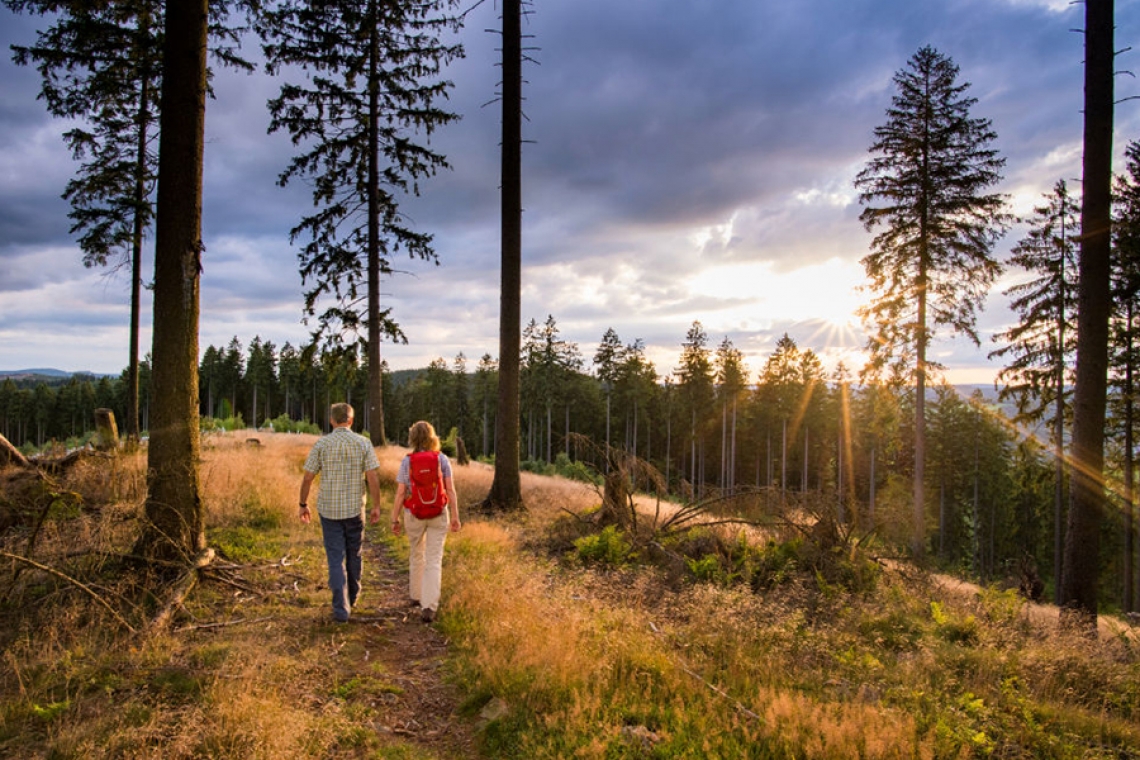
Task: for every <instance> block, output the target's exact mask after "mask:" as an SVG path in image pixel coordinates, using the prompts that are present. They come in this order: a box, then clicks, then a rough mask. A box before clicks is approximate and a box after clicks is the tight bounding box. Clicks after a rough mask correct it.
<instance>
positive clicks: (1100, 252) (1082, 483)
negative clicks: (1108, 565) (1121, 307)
mask: <svg viewBox="0 0 1140 760" xmlns="http://www.w3.org/2000/svg"><path fill="white" fill-rule="evenodd" d="M1113 15H1114V14H1113V0H1086V2H1085V109H1084V113H1085V119H1084V165H1083V188H1084V193H1083V197H1082V202H1081V233H1082V234H1081V252H1080V269H1079V276H1078V281H1079V285H1078V290H1077V378H1076V385H1075V387H1074V389H1073V434H1072V445H1071V447H1070V448H1071V452H1072V457H1073V461H1074V462H1076V466H1075V467H1073V468H1072V472H1071V473H1070V475H1069V520H1068V528H1067V530H1066V532H1065V562H1064V567H1063V571H1062V575H1061V603H1062V605H1063V606H1064V607H1065V608H1066V609H1068V610H1069V611H1071V612H1073V613H1075V614H1077V615H1080V616H1081V617H1085V618H1087V619H1089V620H1091V622H1092V623H1093V624H1095V622H1096V615H1097V580H1098V566H1099V559H1100V551H1099V549H1100V526H1101V523H1102V522H1103V520H1104V513H1105V491H1104V421H1105V404H1106V397H1107V377H1108V321H1109V310H1110V306H1111V303H1112V300H1111V294H1110V282H1109V279H1110V278H1109V258H1110V251H1111V228H1112V193H1111V190H1112V118H1113V117H1112V110H1113V102H1112V99H1113V81H1112V78H1113V55H1114V50H1113ZM1093 630H1095V628H1093Z"/></svg>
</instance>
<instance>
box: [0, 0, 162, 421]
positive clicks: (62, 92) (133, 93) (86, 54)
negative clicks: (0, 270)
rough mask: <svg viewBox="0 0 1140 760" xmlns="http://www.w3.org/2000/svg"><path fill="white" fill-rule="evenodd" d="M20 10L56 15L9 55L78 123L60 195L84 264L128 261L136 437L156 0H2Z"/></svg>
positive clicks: (70, 134) (54, 106)
mask: <svg viewBox="0 0 1140 760" xmlns="http://www.w3.org/2000/svg"><path fill="white" fill-rule="evenodd" d="M4 4H5V5H6V6H7V7H8V8H9V9H11V10H12V11H15V12H17V13H22V12H29V13H36V14H41V15H47V14H58V15H56V16H55V23H54V24H52V25H51V26H50V27H49V28H47V29H46V30H44V31H41V32H40V33H39V34H38V37H37V40H36V43H35V44H34V45H31V46H20V45H15V46H13V48H12V51H13V56H12V57H13V60H14V61H15V62H16V63H17V64H19V65H34V66H35V67H36V69H37V70H38V71H39V72H40V75H41V77H42V80H43V85H42V88H41V90H40V98H41V99H42V100H43V101H44V103H45V104H46V106H47V109H48V112H49V113H51V115H52V116H55V117H58V118H62V119H69V120H73V121H74V122H75V126H73V127H72V128H70V129H68V130H67V131H66V132H65V133H64V135H63V137H64V141H65V142H66V143H67V146H68V148H69V149H70V150H71V153H72V156H73V157H74V158H75V160H77V161H79V162H80V167H79V171H78V172H77V173H76V175H75V176H74V177H73V178H72V179H71V180H70V181H69V182H68V183H67V188H66V190H65V191H64V193H63V197H64V198H65V199H66V200H67V201H69V202H70V203H71V211H70V212H69V213H68V217H69V218H70V219H71V221H72V225H71V233H72V234H74V235H78V242H79V248H80V250H81V251H82V252H83V263H84V265H86V266H88V267H93V266H106V265H112V266H115V267H119V266H122V265H123V264H126V265H128V266H129V269H130V290H131V298H130V348H129V352H128V361H127V382H128V389H127V405H126V413H127V418H126V425H125V428H126V434H127V439H128V440H130V441H133V442H136V443H137V442H138V440H139V314H140V310H141V309H140V300H141V294H142V248H143V239H144V236H145V234H146V231H147V229H148V228H149V227H150V225H151V222H152V220H153V217H154V205H153V197H152V196H153V190H154V185H155V176H156V174H157V171H158V158H157V154H156V153H155V150H154V145H153V143H154V139H155V136H156V133H157V129H156V126H157V125H156V122H157V119H158V105H159V104H158V95H159V89H158V85H159V83H160V82H161V75H162V57H161V46H162V19H163V9H164V3H163V2H160V0H124V1H123V2H118V3H85V2H60V1H59V0H4Z"/></svg>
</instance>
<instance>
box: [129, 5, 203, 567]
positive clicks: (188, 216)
mask: <svg viewBox="0 0 1140 760" xmlns="http://www.w3.org/2000/svg"><path fill="white" fill-rule="evenodd" d="M208 7H209V4H208V2H207V0H195V1H194V2H190V0H186V2H179V3H172V4H171V7H170V8H168V9H167V12H166V16H165V27H164V28H165V38H164V45H163V54H162V59H163V69H164V72H163V79H162V96H161V97H162V102H161V108H160V113H161V116H160V119H159V129H160V131H161V133H162V143H161V145H160V146H159V155H158V198H157V205H156V215H155V271H154V347H153V350H152V356H153V371H152V376H151V379H152V382H153V384H154V387H155V388H156V389H158V391H159V392H158V393H156V394H155V396H154V401H153V405H152V411H151V419H150V423H151V424H150V426H149V427H150V444H149V446H148V449H147V473H148V476H147V498H146V505H145V512H146V518H147V520H146V527H145V529H144V531H143V533H142V535H141V536H140V537H139V541H138V546H137V548H136V551H135V553H136V554H140V555H142V556H146V557H153V558H157V559H166V560H172V561H186V560H187V559H188V558H189V557H190V556H192V555H195V554H197V553H199V552H200V551H202V550H203V549H205V547H206V533H205V519H204V518H205V515H204V510H203V508H202V500H201V480H200V477H199V471H198V459H199V457H200V454H201V439H200V436H199V431H198V312H199V292H200V280H201V271H202V253H203V245H202V152H203V147H204V144H205V124H206V39H207V29H208V27H209V23H208Z"/></svg>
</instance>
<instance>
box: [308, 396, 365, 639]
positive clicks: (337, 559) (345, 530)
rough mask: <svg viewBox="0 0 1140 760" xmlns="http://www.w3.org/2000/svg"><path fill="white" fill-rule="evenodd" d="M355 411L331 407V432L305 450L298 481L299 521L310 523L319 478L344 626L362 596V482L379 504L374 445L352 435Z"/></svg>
mask: <svg viewBox="0 0 1140 760" xmlns="http://www.w3.org/2000/svg"><path fill="white" fill-rule="evenodd" d="M354 417H355V412H354V411H353V409H352V407H351V406H350V405H348V404H333V405H332V407H330V409H329V418H330V420H331V421H332V425H333V429H332V432H330V433H329V434H328V435H326V436H323V437H322V438H321V439H320V440H318V441H317V442H316V443H315V444H313V448H312V449H311V450H310V451H309V456H308V458H307V459H306V460H305V475H304V477H303V478H302V479H301V522H303V523H306V524H307V523H308V522H309V521H310V520H312V513H311V512H310V511H309V503H308V501H309V489H310V487H312V485H313V479H314V478H316V476H317V475H318V474H320V476H321V485H320V488H319V489H318V493H317V514H318V515H319V516H320V518H321V533H322V534H323V535H324V542H325V557H326V558H327V559H328V563H329V589H330V590H331V591H332V606H333V619H334V620H336V622H338V623H347V622H348V616H349V613H351V612H352V606H353V605H354V604H356V597H357V595H358V594H360V572H361V557H360V547H361V543H362V542H363V538H364V483H365V480H367V482H368V493H369V495H370V496H371V497H372V503H373V504H379V503H380V475H379V471H380V462H379V461H378V460H377V459H376V451H375V449H373V448H372V443H371V442H370V441H369V440H368V439H367V438H365V437H363V436H360V435H357V434H356V433H354V432H352V421H353V418H354Z"/></svg>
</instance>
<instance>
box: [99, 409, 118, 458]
mask: <svg viewBox="0 0 1140 760" xmlns="http://www.w3.org/2000/svg"><path fill="white" fill-rule="evenodd" d="M95 429H96V430H97V431H98V437H97V438H96V440H95V448H97V449H99V450H100V451H109V450H111V449H117V448H118V447H119V427H118V425H116V424H115V413H114V412H113V411H111V410H110V409H96V410H95Z"/></svg>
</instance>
